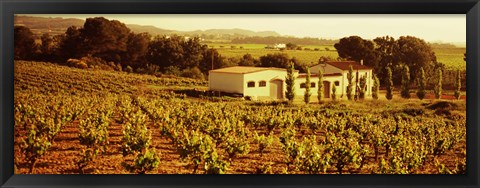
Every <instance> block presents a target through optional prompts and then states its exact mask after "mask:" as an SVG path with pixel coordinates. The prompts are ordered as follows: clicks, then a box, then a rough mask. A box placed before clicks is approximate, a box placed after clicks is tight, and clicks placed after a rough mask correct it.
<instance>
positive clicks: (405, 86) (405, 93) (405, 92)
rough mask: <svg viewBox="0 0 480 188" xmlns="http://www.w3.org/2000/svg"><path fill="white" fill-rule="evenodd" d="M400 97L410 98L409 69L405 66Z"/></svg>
mask: <svg viewBox="0 0 480 188" xmlns="http://www.w3.org/2000/svg"><path fill="white" fill-rule="evenodd" d="M401 96H402V97H403V98H405V99H409V98H410V69H409V68H408V66H407V65H404V66H403V74H402V92H401Z"/></svg>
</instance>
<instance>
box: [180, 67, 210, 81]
mask: <svg viewBox="0 0 480 188" xmlns="http://www.w3.org/2000/svg"><path fill="white" fill-rule="evenodd" d="M181 76H183V77H187V78H193V79H198V80H205V76H204V75H203V73H202V71H201V70H200V69H199V68H198V67H193V68H190V69H185V70H183V71H182V74H181Z"/></svg>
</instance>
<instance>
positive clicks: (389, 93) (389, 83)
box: [386, 67, 393, 100]
mask: <svg viewBox="0 0 480 188" xmlns="http://www.w3.org/2000/svg"><path fill="white" fill-rule="evenodd" d="M386 80H387V83H386V87H387V95H386V97H387V99H388V100H392V98H393V93H392V92H393V81H392V69H391V68H390V67H387V78H386Z"/></svg>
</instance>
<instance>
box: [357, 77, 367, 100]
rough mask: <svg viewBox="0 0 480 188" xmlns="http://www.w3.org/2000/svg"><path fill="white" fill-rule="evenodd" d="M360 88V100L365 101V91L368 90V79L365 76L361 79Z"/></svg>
mask: <svg viewBox="0 0 480 188" xmlns="http://www.w3.org/2000/svg"><path fill="white" fill-rule="evenodd" d="M359 87H360V89H359V91H358V99H360V100H363V99H365V90H366V88H367V77H366V76H365V75H364V76H361V77H360V81H359Z"/></svg>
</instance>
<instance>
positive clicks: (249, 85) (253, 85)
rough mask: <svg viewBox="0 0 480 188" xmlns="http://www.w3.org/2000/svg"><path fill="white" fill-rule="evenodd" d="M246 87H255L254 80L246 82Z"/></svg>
mask: <svg viewBox="0 0 480 188" xmlns="http://www.w3.org/2000/svg"><path fill="white" fill-rule="evenodd" d="M247 87H255V82H254V81H250V82H248V83H247Z"/></svg>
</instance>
